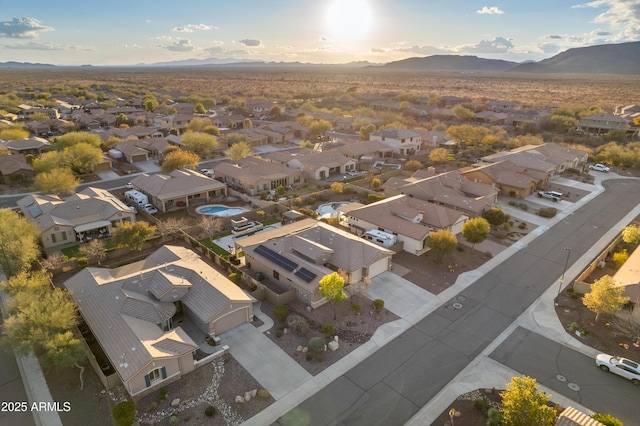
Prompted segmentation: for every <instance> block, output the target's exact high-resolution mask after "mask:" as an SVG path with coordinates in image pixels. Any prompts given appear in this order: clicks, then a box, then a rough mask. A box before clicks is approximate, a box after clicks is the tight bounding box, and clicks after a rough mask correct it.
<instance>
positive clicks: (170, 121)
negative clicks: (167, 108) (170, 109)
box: [160, 113, 195, 135]
mask: <svg viewBox="0 0 640 426" xmlns="http://www.w3.org/2000/svg"><path fill="white" fill-rule="evenodd" d="M194 117H195V116H194V115H193V113H190V114H179V113H178V114H173V115H167V116H166V117H163V118H161V119H160V129H162V130H165V131H166V132H169V131H170V130H172V129H176V130H177V131H178V134H179V135H181V134H182V133H184V131H185V130H187V126H189V123H191V120H193V119H194Z"/></svg>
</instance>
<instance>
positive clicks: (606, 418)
mask: <svg viewBox="0 0 640 426" xmlns="http://www.w3.org/2000/svg"><path fill="white" fill-rule="evenodd" d="M591 418H592V419H593V420H597V421H599V422H600V423H602V424H603V425H605V426H624V425H623V424H622V421H621V420H620V419H618V418H617V417H614V416H612V415H611V414H605V413H596V414H594V415H592V416H591Z"/></svg>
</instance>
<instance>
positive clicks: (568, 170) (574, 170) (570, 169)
mask: <svg viewBox="0 0 640 426" xmlns="http://www.w3.org/2000/svg"><path fill="white" fill-rule="evenodd" d="M567 173H569V174H570V175H571V174H573V175H579V174H582V172H581V171H580V170H578V169H574V168H573V167H568V168H567ZM601 423H602V422H601Z"/></svg>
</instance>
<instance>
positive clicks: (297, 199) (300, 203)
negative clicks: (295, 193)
mask: <svg viewBox="0 0 640 426" xmlns="http://www.w3.org/2000/svg"><path fill="white" fill-rule="evenodd" d="M293 202H294V204H295V205H296V206H298V207H300V206H304V201H303V200H302V197H296V199H295V200H293Z"/></svg>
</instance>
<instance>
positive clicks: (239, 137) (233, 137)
mask: <svg viewBox="0 0 640 426" xmlns="http://www.w3.org/2000/svg"><path fill="white" fill-rule="evenodd" d="M224 139H225V140H226V141H227V145H229V146H231V145H235V144H237V143H240V142H246V143H248V144H249V145H251V138H250V137H249V136H247V135H243V134H240V133H230V134H228V135H226V136H225V138H224Z"/></svg>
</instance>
